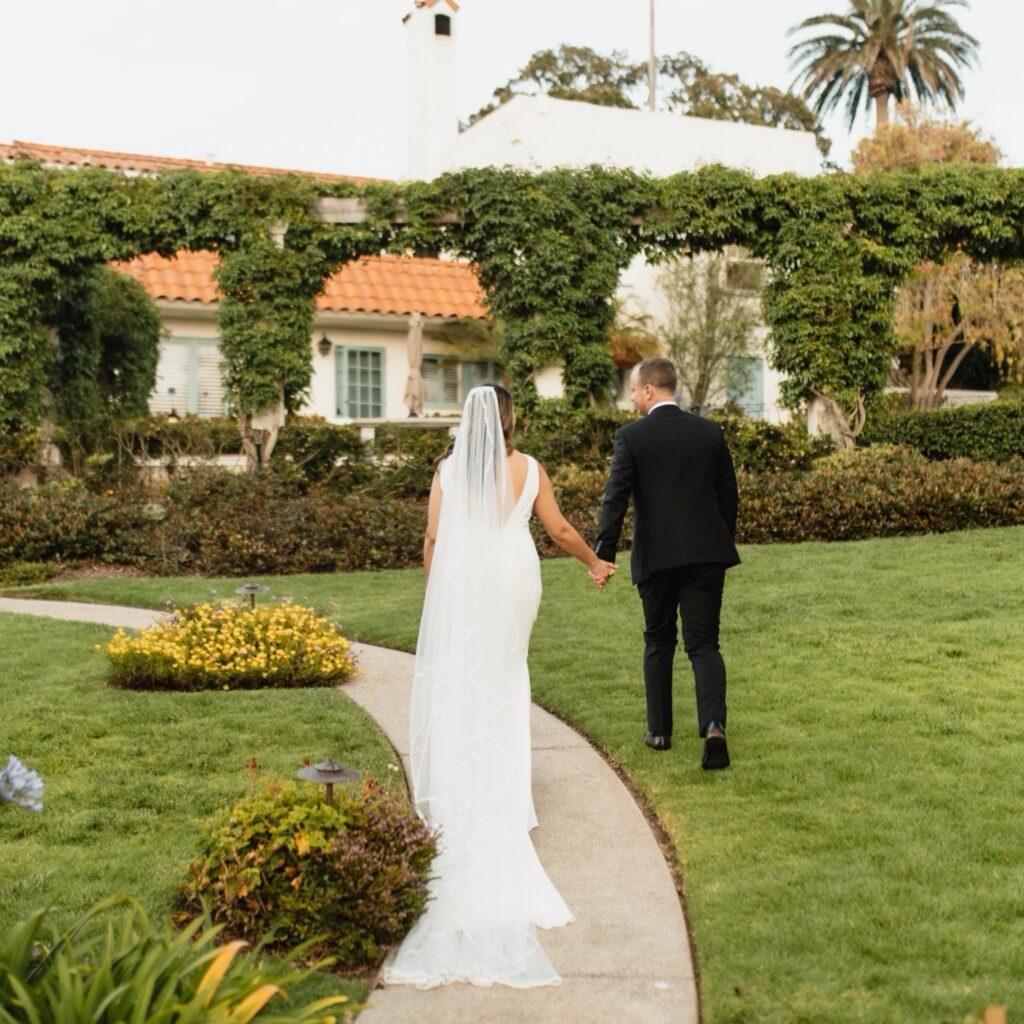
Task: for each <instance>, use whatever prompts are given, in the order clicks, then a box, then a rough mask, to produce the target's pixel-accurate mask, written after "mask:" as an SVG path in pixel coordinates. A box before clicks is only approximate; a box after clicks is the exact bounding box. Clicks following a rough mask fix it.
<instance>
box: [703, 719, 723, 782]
mask: <svg viewBox="0 0 1024 1024" xmlns="http://www.w3.org/2000/svg"><path fill="white" fill-rule="evenodd" d="M700 766H701V768H703V769H705V770H706V771H713V770H714V769H716V768H728V767H729V747H728V745H727V744H726V742H725V729H724V728H723V726H722V725H721V723H720V722H708V727H707V729H706V730H705V731H704V753H703V754H702V755H701V759H700Z"/></svg>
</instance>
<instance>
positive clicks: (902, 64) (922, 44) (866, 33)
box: [789, 0, 978, 128]
mask: <svg viewBox="0 0 1024 1024" xmlns="http://www.w3.org/2000/svg"><path fill="white" fill-rule="evenodd" d="M966 6H967V3H966V0H932V2H931V3H928V2H925V0H850V6H849V9H848V10H847V11H846V12H845V13H843V14H821V15H818V16H816V17H813V18H807V19H806V20H804V21H802V22H801V23H800V24H799V25H797V26H795V27H794V28H792V29H790V34H791V35H792V34H793V33H796V32H802V31H806V30H809V29H818V28H822V29H825V31H824V32H822V33H821V34H820V35H814V36H812V37H810V38H807V39H803V40H801V41H800V42H798V43H796V45H794V46H793V47H792V49H790V51H789V55H790V58H791V59H792V62H793V66H794V67H795V68H797V69H799V75H798V77H797V82H801V81H802V82H803V96H804V98H805V99H808V100H809V99H811V98H812V97H816V100H815V103H814V109H815V111H816V112H817V113H818V114H823V113H825V112H826V111H832V110H834V109H835V108H836V107H837V106H839V104H840V103H841V102H842V101H843V99H844V98H845V100H846V112H847V119H848V122H849V125H850V127H851V128H852V127H853V125H854V122H855V121H856V119H857V109H858V108H859V107H860V105H861V101H862V100H863V102H864V108H865V109H869V108H870V106H871V104H872V103H873V104H874V106H875V123H876V126H877V127H882V126H884V125H885V124H887V123H888V121H889V98H890V97H895V98H896V99H897V100H903V99H908V98H910V97H911V96H916V98H917V99H918V100H919V101H921V102H932V101H942V102H943V103H945V104H946V105H948V106H949V107H950V109H952V108H953V107H955V106H956V103H957V101H958V100H960V99H963V95H964V87H963V81H962V80H961V78H960V71H961V69H963V68H966V67H969V66H971V65H972V64H975V63H976V61H977V47H978V41H977V40H976V39H975V38H974V37H973V36H971V35H969V34H968V33H967V32H965V31H964V30H963V29H962V28H961V27H960V24H959V23H958V22H957V20H956V18H955V17H954V16H953V15H952V14H951V13H950V10H949V8H952V7H966Z"/></svg>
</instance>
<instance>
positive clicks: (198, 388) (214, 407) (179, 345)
mask: <svg viewBox="0 0 1024 1024" xmlns="http://www.w3.org/2000/svg"><path fill="white" fill-rule="evenodd" d="M220 367H221V357H220V349H219V348H218V347H217V343H216V342H215V341H212V340H210V339H208V338H169V339H165V340H163V341H161V342H160V361H159V362H158V363H157V369H156V386H155V387H154V388H153V393H152V394H151V395H150V398H149V411H150V412H151V413H153V414H160V413H163V414H165V415H166V414H167V413H170V412H175V413H177V414H178V415H179V416H184V415H185V414H186V413H192V414H194V415H199V416H223V415H224V397H225V396H224V384H223V381H222V380H221V372H220Z"/></svg>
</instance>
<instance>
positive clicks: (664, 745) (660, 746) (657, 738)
mask: <svg viewBox="0 0 1024 1024" xmlns="http://www.w3.org/2000/svg"><path fill="white" fill-rule="evenodd" d="M644 743H646V744H647V746H649V747H650V748H651V750H668V748H669V747H671V746H672V738H671V737H670V736H664V735H662V734H661V733H660V732H649V733H648V734H647V735H646V736H645V737H644Z"/></svg>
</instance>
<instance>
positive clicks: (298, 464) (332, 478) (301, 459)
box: [273, 416, 370, 488]
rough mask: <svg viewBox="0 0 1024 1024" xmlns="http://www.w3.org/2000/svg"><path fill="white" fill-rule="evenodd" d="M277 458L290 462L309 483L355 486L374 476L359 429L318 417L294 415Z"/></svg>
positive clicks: (280, 438)
mask: <svg viewBox="0 0 1024 1024" xmlns="http://www.w3.org/2000/svg"><path fill="white" fill-rule="evenodd" d="M273 459H274V460H275V461H276V462H287V463H289V464H290V465H291V466H292V467H293V468H294V469H295V471H296V472H298V473H299V474H300V475H301V477H302V479H303V480H304V481H306V482H307V483H331V484H332V485H334V486H336V487H339V488H347V487H352V486H355V485H356V484H358V483H361V482H363V481H364V480H365V479H366V478H367V476H368V475H369V473H370V467H369V464H368V463H367V461H366V444H365V442H364V441H363V439H362V435H361V434H360V432H359V428H358V427H354V426H352V425H351V424H337V423H328V422H327V421H326V420H324V419H321V418H320V417H317V416H293V417H291V418H290V419H289V420H288V422H287V423H285V425H284V426H283V427H282V428H281V430H280V432H279V433H278V435H277V444H276V445H275V446H274V454H273Z"/></svg>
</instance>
